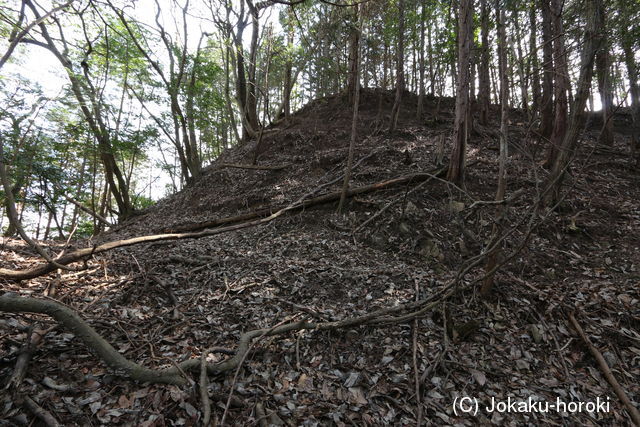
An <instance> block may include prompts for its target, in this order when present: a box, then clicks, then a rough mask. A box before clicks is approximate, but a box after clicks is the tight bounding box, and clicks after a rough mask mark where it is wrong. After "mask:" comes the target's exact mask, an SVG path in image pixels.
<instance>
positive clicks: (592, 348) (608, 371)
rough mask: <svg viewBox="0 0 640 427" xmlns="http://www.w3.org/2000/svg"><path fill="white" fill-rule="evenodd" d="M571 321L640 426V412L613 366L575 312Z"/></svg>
mask: <svg viewBox="0 0 640 427" xmlns="http://www.w3.org/2000/svg"><path fill="white" fill-rule="evenodd" d="M569 321H570V322H571V325H572V326H573V328H574V329H575V330H576V332H578V335H580V338H582V341H584V343H585V344H586V345H587V348H588V349H589V351H590V352H591V354H592V355H593V357H595V359H596V360H597V362H598V366H600V370H601V371H602V373H603V374H604V377H605V378H606V379H607V381H608V382H609V384H611V387H612V388H613V391H615V393H616V395H617V396H618V398H619V399H620V400H621V401H622V403H624V406H625V407H626V408H627V412H629V416H630V417H631V420H632V421H633V423H634V424H635V425H637V426H640V412H639V411H638V409H637V408H636V407H635V406H633V404H632V403H631V400H630V399H629V396H627V393H626V392H625V391H624V389H623V388H622V386H621V385H620V383H618V380H616V377H615V376H614V375H613V372H611V368H609V365H607V362H606V361H605V360H604V357H602V354H601V353H600V351H598V349H597V348H596V347H595V346H594V345H593V343H592V342H591V340H590V339H589V337H587V335H586V334H585V333H584V331H583V330H582V327H581V326H580V324H579V323H578V321H577V320H576V318H575V316H574V315H573V313H570V314H569Z"/></svg>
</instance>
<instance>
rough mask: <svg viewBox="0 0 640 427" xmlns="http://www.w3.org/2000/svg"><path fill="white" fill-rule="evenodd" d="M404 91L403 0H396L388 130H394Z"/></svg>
mask: <svg viewBox="0 0 640 427" xmlns="http://www.w3.org/2000/svg"><path fill="white" fill-rule="evenodd" d="M402 92H404V0H398V51H397V52H396V97H395V100H394V102H393V107H392V108H391V123H390V124H389V132H393V131H395V130H396V127H397V126H398V116H399V115H400V104H401V102H402Z"/></svg>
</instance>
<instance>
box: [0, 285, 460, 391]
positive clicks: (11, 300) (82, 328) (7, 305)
mask: <svg viewBox="0 0 640 427" xmlns="http://www.w3.org/2000/svg"><path fill="white" fill-rule="evenodd" d="M456 282H457V281H456ZM456 282H454V283H456ZM454 283H451V284H449V285H448V286H447V287H445V289H444V291H442V292H440V293H438V294H436V295H434V296H432V297H430V298H428V299H425V300H421V301H416V302H412V303H408V304H404V305H399V306H396V307H389V308H383V309H380V310H376V311H373V312H371V313H368V314H364V315H361V316H357V317H352V318H347V319H343V320H340V321H333V322H318V323H314V322H309V321H306V320H301V321H297V322H292V323H286V324H283V325H278V326H275V327H272V328H263V329H254V330H251V331H248V332H245V333H244V334H243V335H242V336H241V337H240V340H239V342H238V347H237V349H236V352H235V355H234V356H233V357H230V358H229V359H226V360H224V361H222V362H219V363H203V359H202V358H197V359H189V360H186V361H184V362H182V363H179V364H175V365H174V366H173V367H171V368H166V369H149V368H146V367H144V366H142V365H139V364H137V363H135V362H132V361H130V360H128V359H126V358H125V357H124V356H122V355H121V354H120V353H119V352H118V351H117V350H116V349H115V348H113V346H111V344H109V343H108V342H107V341H106V340H105V339H104V338H102V337H101V336H100V335H99V334H98V333H97V332H96V331H95V330H94V329H93V328H92V327H91V326H89V325H88V324H87V323H86V322H85V321H84V320H83V319H82V318H81V317H80V316H79V315H78V314H77V313H76V312H75V311H74V310H72V309H71V308H69V307H67V306H65V305H63V304H61V303H59V302H56V301H53V300H47V299H37V298H30V297H21V296H19V295H17V294H15V293H12V292H8V293H4V294H2V295H0V311H4V312H10V313H42V314H47V315H49V316H51V317H53V318H54V319H55V320H56V321H57V322H58V323H60V324H61V325H62V326H63V327H64V328H66V329H67V330H69V331H70V332H72V333H73V334H74V335H75V336H76V337H77V338H79V339H80V340H82V341H83V342H84V344H85V345H86V346H87V347H89V348H90V349H91V350H93V351H94V352H95V353H96V354H97V356H98V357H99V358H100V359H102V360H103V361H104V362H105V363H106V364H107V365H108V366H109V367H110V368H111V369H112V370H113V371H114V374H116V375H119V376H122V377H125V378H128V379H132V380H135V381H139V382H147V383H161V384H176V385H184V384H186V383H187V379H186V378H185V377H184V375H183V372H189V371H198V370H200V369H201V367H202V366H206V369H207V372H208V373H209V374H217V373H223V372H227V371H230V370H233V369H236V368H237V367H238V366H239V365H240V364H241V363H242V360H243V359H244V358H245V357H246V353H247V352H248V351H249V349H250V346H251V343H252V341H253V340H254V339H257V338H259V337H263V336H274V335H283V334H286V333H289V332H295V331H300V330H304V329H309V330H336V329H343V328H351V327H356V326H361V325H366V324H372V325H375V324H378V325H381V324H391V323H398V322H404V321H406V320H408V319H409V320H411V319H413V318H415V317H416V316H421V315H423V314H424V313H426V312H427V311H429V310H431V309H432V308H433V307H435V306H436V305H438V304H440V303H441V301H443V300H445V299H447V298H449V297H450V296H451V295H453V293H454V292H455V291H454V290H453V288H454V286H453V285H454ZM412 310H414V311H412ZM396 315H397V316H396ZM382 319H384V322H380V320H382Z"/></svg>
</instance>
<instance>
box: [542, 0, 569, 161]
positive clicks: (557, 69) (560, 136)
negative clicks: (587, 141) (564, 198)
mask: <svg viewBox="0 0 640 427" xmlns="http://www.w3.org/2000/svg"><path fill="white" fill-rule="evenodd" d="M562 7H563V0H551V16H552V23H553V76H554V96H555V106H554V107H555V116H554V122H553V131H552V133H551V138H550V146H549V151H548V154H547V160H546V162H545V165H547V166H551V165H552V164H553V162H554V160H555V158H556V157H557V155H558V150H559V148H560V145H562V143H563V140H564V137H565V135H566V133H567V127H568V117H569V113H568V109H569V106H568V98H567V93H568V92H569V90H570V88H569V66H568V64H567V55H566V51H565V47H564V28H563V23H562Z"/></svg>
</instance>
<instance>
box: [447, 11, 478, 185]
mask: <svg viewBox="0 0 640 427" xmlns="http://www.w3.org/2000/svg"><path fill="white" fill-rule="evenodd" d="M472 6H473V0H460V7H459V12H458V68H459V69H458V80H457V85H456V111H455V121H454V124H453V151H452V153H451V159H450V161H449V170H448V172H447V179H448V180H449V181H451V182H453V183H455V184H458V185H462V184H463V183H464V165H465V157H466V147H467V136H468V126H469V123H467V120H468V114H469V54H470V45H471V36H472V25H473V10H472Z"/></svg>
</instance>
